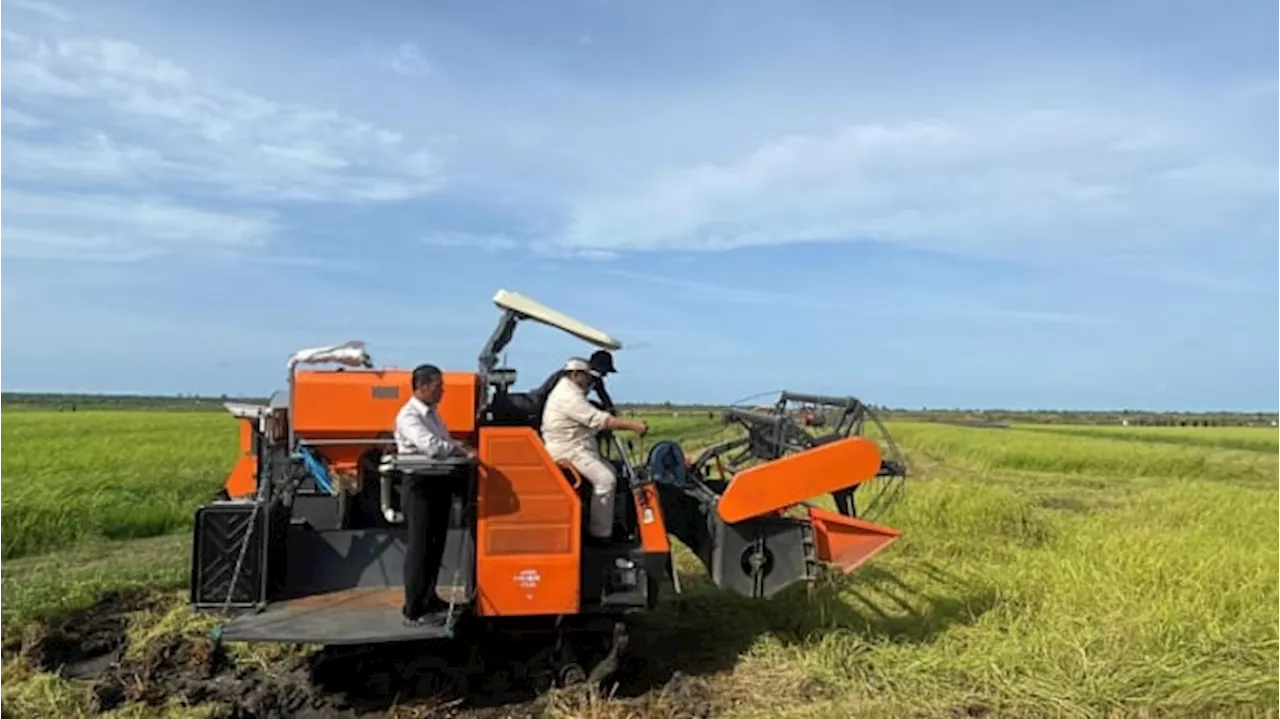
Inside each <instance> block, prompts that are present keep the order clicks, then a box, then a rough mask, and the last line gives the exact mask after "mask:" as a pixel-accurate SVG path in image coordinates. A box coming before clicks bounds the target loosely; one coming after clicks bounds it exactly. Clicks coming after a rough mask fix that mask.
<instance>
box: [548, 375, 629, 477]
mask: <svg viewBox="0 0 1280 719" xmlns="http://www.w3.org/2000/svg"><path fill="white" fill-rule="evenodd" d="M612 416H613V415H611V414H609V413H608V412H605V411H604V410H601V409H597V408H596V407H594V406H593V405H592V404H591V403H590V402H588V401H587V393H586V391H585V390H583V389H582V388H581V387H579V386H578V385H576V384H574V383H573V381H572V380H570V379H569V378H567V377H564V378H561V379H560V381H559V382H557V383H556V386H555V388H553V389H552V390H551V394H549V395H547V402H546V405H545V406H544V409H543V411H542V442H543V444H544V445H546V448H547V452H548V453H549V454H550V455H551V457H552V459H555V460H560V459H568V458H570V457H572V456H573V455H575V454H578V453H582V452H585V453H588V454H598V453H599V452H598V448H597V445H596V433H597V432H599V431H600V430H602V429H604V427H605V423H606V422H608V421H609V419H610V418H611V417H612Z"/></svg>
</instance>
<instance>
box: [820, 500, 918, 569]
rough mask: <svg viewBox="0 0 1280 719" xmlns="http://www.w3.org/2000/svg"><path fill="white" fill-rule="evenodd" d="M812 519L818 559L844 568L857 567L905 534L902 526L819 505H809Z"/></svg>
mask: <svg viewBox="0 0 1280 719" xmlns="http://www.w3.org/2000/svg"><path fill="white" fill-rule="evenodd" d="M809 519H810V522H811V523H812V524H813V543H814V551H815V553H816V554H817V556H818V559H820V560H822V561H824V562H831V563H832V564H835V565H836V566H838V567H840V568H841V569H843V570H844V571H845V572H851V571H853V570H854V569H856V568H858V567H859V566H861V565H862V564H863V563H864V562H866V561H867V560H868V559H871V557H873V556H875V554H876V553H878V552H879V551H880V550H882V549H884V548H885V547H888V546H889V545H890V544H893V543H894V542H896V541H898V538H899V537H901V536H902V530H899V529H894V528H893V527H886V526H884V525H882V524H876V523H874V522H868V521H866V520H862V519H855V518H854V517H846V516H844V515H843V514H837V513H835V512H828V511H827V510H825V509H819V508H817V507H809Z"/></svg>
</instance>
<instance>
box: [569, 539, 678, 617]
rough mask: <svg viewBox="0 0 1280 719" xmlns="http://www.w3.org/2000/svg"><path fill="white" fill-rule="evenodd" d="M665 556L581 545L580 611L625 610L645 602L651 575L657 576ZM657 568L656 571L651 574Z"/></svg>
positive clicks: (648, 592) (626, 548)
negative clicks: (656, 572)
mask: <svg viewBox="0 0 1280 719" xmlns="http://www.w3.org/2000/svg"><path fill="white" fill-rule="evenodd" d="M666 556H667V555H665V554H657V555H649V554H646V553H645V552H644V550H643V549H633V548H629V547H626V546H622V545H618V546H614V547H590V546H587V547H583V549H582V572H581V575H580V581H581V583H582V584H581V587H582V590H581V597H582V611H583V613H596V612H627V611H631V610H637V609H641V608H643V607H646V606H648V605H649V599H650V596H649V595H650V590H651V589H652V587H651V583H650V581H649V579H650V577H651V576H657V577H661V576H662V575H661V571H662V568H663V567H664V566H665V565H664V564H663V563H662V560H663V559H665V557H666ZM655 567H657V571H658V572H659V573H658V574H656V575H654V574H652V570H653V569H654V568H655Z"/></svg>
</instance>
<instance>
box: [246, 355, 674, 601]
mask: <svg viewBox="0 0 1280 719" xmlns="http://www.w3.org/2000/svg"><path fill="white" fill-rule="evenodd" d="M410 374H411V373H410V372H409V371H407V370H327V371H324V370H319V371H299V372H297V373H295V375H294V381H293V386H292V401H291V411H290V413H289V421H290V422H291V423H292V431H293V433H294V435H295V437H296V438H297V439H298V440H299V441H300V442H301V443H302V444H305V445H307V446H309V447H310V448H311V449H313V450H314V451H315V452H317V453H318V454H319V455H321V456H322V457H323V458H324V460H325V462H326V463H327V464H328V468H329V469H330V470H331V471H333V472H334V473H344V472H355V471H358V465H359V462H360V460H361V458H362V457H363V456H365V455H366V454H367V453H368V452H370V450H374V449H381V450H384V451H394V444H393V442H394V440H393V433H394V428H395V417H396V413H397V412H399V410H400V408H401V407H402V406H403V405H404V403H405V402H407V401H408V399H409V397H410V396H411V392H410ZM444 382H445V390H444V395H443V397H442V398H441V402H440V404H439V405H438V407H437V410H438V411H439V413H440V415H441V418H442V419H443V420H444V422H445V425H446V426H447V427H448V428H449V432H450V435H451V436H452V437H453V438H454V439H458V440H462V441H466V442H467V443H468V444H474V446H476V447H477V449H478V452H479V461H478V462H477V465H476V470H475V471H476V479H477V484H476V497H475V499H476V552H475V562H476V564H475V572H476V590H477V591H476V594H477V598H476V613H477V614H478V615H481V616H531V615H557V614H574V613H577V612H578V611H579V610H580V608H581V601H580V599H581V595H580V584H581V582H580V573H581V560H582V557H581V548H582V527H583V517H584V512H583V502H582V498H581V495H580V491H582V490H583V486H582V478H581V477H580V476H578V474H577V472H576V471H574V470H573V468H572V467H571V466H561V465H558V464H556V462H555V461H554V460H552V458H551V456H550V454H549V453H548V452H547V450H546V448H545V447H544V445H543V444H542V440H541V438H540V437H539V436H538V434H537V432H535V431H534V430H533V429H532V428H529V427H479V426H478V423H477V412H476V407H477V406H478V404H479V402H480V400H481V397H480V392H479V384H478V377H477V375H476V374H474V373H468V372H445V373H444ZM256 422H257V420H256V419H253V418H243V419H241V420H240V452H241V453H240V456H239V457H238V458H237V461H236V463H235V465H234V466H233V468H232V470H231V472H230V474H229V475H228V477H227V480H226V490H227V494H228V495H230V496H231V497H232V498H243V497H248V496H251V495H252V494H253V493H254V492H255V490H256V472H257V459H256V454H255V451H254V446H253V432H254V427H255V424H256ZM276 431H280V430H276ZM589 490H590V488H589V487H586V491H589ZM618 501H633V502H635V503H636V515H637V517H638V518H639V537H640V544H641V547H642V548H643V551H644V552H646V553H649V554H666V553H668V552H670V544H669V542H668V538H667V531H666V527H665V524H664V522H663V517H662V514H661V506H660V502H659V498H658V494H657V490H656V489H655V488H654V487H653V486H651V485H649V486H643V487H640V488H637V489H636V491H635V492H634V493H633V494H632V495H631V496H630V497H627V496H626V495H622V494H620V495H619V499H618Z"/></svg>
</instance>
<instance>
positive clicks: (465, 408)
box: [225, 369, 480, 498]
mask: <svg viewBox="0 0 1280 719" xmlns="http://www.w3.org/2000/svg"><path fill="white" fill-rule="evenodd" d="M412 394H413V387H412V371H411V370H390V369H377V370H351V369H337V370H299V371H297V372H295V373H294V375H293V383H292V391H291V395H292V397H291V408H290V412H289V417H288V421H289V422H290V424H291V425H292V429H293V432H294V434H295V435H296V436H297V438H298V439H300V440H301V441H302V442H304V443H305V444H307V445H309V446H311V448H312V449H314V450H315V451H316V452H317V453H318V454H320V455H321V456H323V457H324V458H325V460H326V461H327V462H328V463H329V466H330V469H331V470H332V471H333V472H335V473H338V474H351V473H354V472H356V471H357V467H358V465H359V462H360V458H361V457H362V456H364V455H365V454H366V453H367V452H369V451H370V450H371V449H377V448H383V449H393V448H394V442H395V438H394V432H395V423H396V413H397V412H399V411H400V408H401V407H403V406H404V404H405V403H406V402H408V401H409V398H410V397H411V396H412ZM479 402H480V383H479V378H478V376H477V375H476V374H475V373H474V372H445V373H444V395H443V396H442V397H441V400H440V404H439V406H438V407H437V408H436V409H437V411H438V412H439V413H440V417H441V419H443V420H444V423H445V426H447V427H448V428H449V433H450V434H451V435H452V436H453V437H454V438H455V439H460V440H463V441H470V440H472V439H474V437H475V432H476V407H477V405H478V403H479ZM255 421H256V420H254V419H248V418H246V419H241V420H240V422H241V426H240V450H241V456H240V457H239V458H238V459H237V461H236V464H235V466H234V467H233V469H232V471H231V473H230V475H228V477H227V480H226V483H225V489H226V492H227V495H228V496H230V497H232V498H240V497H248V496H251V495H252V494H253V493H254V491H256V489H257V481H256V475H257V462H256V460H255V459H254V456H253V448H252V443H251V436H252V433H253V426H254V422H255Z"/></svg>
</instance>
